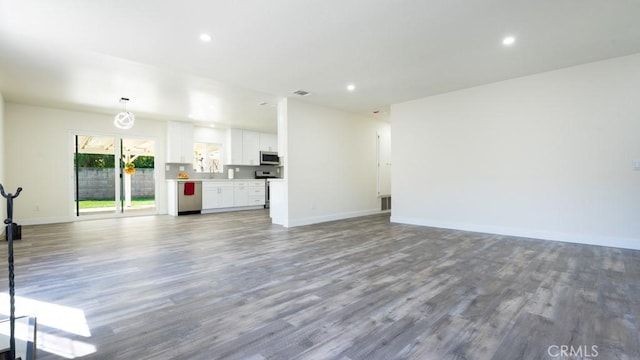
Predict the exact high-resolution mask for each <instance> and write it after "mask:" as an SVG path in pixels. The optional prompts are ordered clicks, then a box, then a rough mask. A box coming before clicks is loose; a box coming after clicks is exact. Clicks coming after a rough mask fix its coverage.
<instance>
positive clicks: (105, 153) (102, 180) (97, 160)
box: [73, 135, 116, 216]
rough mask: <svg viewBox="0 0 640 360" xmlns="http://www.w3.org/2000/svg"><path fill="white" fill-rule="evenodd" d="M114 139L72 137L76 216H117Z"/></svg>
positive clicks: (104, 137) (88, 136)
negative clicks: (73, 138) (73, 141)
mask: <svg viewBox="0 0 640 360" xmlns="http://www.w3.org/2000/svg"><path fill="white" fill-rule="evenodd" d="M114 144H115V138H114V137H109V136H91V135H76V136H75V152H74V159H73V160H74V171H75V176H74V182H75V183H74V185H75V186H74V190H75V191H74V193H75V196H74V204H75V213H76V216H81V215H97V214H115V213H116V181H115V179H116V169H115V155H116V153H115V151H116V149H115V146H114Z"/></svg>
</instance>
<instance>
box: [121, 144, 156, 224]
mask: <svg viewBox="0 0 640 360" xmlns="http://www.w3.org/2000/svg"><path fill="white" fill-rule="evenodd" d="M120 148H121V151H120V153H121V154H122V156H121V159H120V161H119V162H118V163H119V164H118V165H119V172H120V174H122V175H121V180H120V189H122V190H121V191H120V209H121V211H122V212H123V213H129V214H132V213H155V211H156V208H155V188H156V183H155V142H154V141H153V140H150V139H141V138H122V139H121V140H120Z"/></svg>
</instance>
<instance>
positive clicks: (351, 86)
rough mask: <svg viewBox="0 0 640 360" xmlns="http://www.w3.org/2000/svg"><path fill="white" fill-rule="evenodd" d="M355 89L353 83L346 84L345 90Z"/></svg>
mask: <svg viewBox="0 0 640 360" xmlns="http://www.w3.org/2000/svg"><path fill="white" fill-rule="evenodd" d="M355 89H356V86H355V85H353V84H349V85H347V90H349V91H353V90H355Z"/></svg>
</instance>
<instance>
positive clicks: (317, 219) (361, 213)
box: [284, 209, 380, 227]
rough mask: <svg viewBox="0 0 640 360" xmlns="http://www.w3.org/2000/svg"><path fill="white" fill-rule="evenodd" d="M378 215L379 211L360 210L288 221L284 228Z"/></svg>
mask: <svg viewBox="0 0 640 360" xmlns="http://www.w3.org/2000/svg"><path fill="white" fill-rule="evenodd" d="M379 213H380V210H379V209H369V210H360V211H350V212H344V213H339V214H330V215H322V216H313V217H306V218H301V219H289V221H288V224H287V225H284V226H285V227H295V226H304V225H311V224H319V223H323V222H328V221H335V220H344V219H350V218H354V217H360V216H367V215H375V214H379Z"/></svg>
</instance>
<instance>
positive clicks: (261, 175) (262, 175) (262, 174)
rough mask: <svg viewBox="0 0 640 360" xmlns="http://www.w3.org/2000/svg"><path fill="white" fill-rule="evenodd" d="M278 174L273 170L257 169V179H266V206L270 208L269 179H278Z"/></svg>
mask: <svg viewBox="0 0 640 360" xmlns="http://www.w3.org/2000/svg"><path fill="white" fill-rule="evenodd" d="M277 177H278V176H277V175H276V173H275V172H273V171H256V179H266V181H265V185H264V186H265V189H264V190H265V191H264V208H265V209H268V208H269V179H276V178H277Z"/></svg>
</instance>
